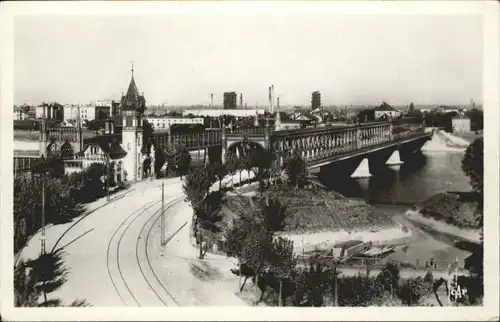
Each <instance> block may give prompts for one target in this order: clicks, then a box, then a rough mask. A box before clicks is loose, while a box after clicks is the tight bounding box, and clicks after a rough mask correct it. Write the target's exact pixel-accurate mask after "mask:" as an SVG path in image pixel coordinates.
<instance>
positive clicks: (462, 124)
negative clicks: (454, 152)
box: [451, 117, 471, 133]
mask: <svg viewBox="0 0 500 322" xmlns="http://www.w3.org/2000/svg"><path fill="white" fill-rule="evenodd" d="M451 126H452V129H453V133H460V132H462V133H463V132H470V131H471V127H470V118H468V117H454V118H453V119H451Z"/></svg>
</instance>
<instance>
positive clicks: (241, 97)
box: [240, 93, 243, 109]
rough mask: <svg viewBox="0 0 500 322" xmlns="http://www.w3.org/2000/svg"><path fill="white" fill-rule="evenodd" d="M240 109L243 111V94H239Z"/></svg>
mask: <svg viewBox="0 0 500 322" xmlns="http://www.w3.org/2000/svg"><path fill="white" fill-rule="evenodd" d="M240 109H243V94H242V93H240Z"/></svg>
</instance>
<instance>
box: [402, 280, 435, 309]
mask: <svg viewBox="0 0 500 322" xmlns="http://www.w3.org/2000/svg"><path fill="white" fill-rule="evenodd" d="M429 291H430V290H429V285H428V283H426V282H425V281H424V279H422V278H421V277H417V278H415V279H408V280H406V281H405V282H404V283H403V285H402V286H401V287H400V288H399V290H398V297H399V298H400V299H401V301H402V303H403V304H404V305H408V306H412V305H418V304H419V303H420V300H421V299H422V298H423V297H424V296H425V295H427V294H429Z"/></svg>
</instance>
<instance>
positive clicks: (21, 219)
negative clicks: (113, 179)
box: [14, 164, 106, 253]
mask: <svg viewBox="0 0 500 322" xmlns="http://www.w3.org/2000/svg"><path fill="white" fill-rule="evenodd" d="M104 173H106V166H105V165H103V164H93V165H92V166H90V167H89V168H88V169H86V170H84V171H82V172H79V173H73V174H71V175H69V176H61V177H54V176H51V175H50V174H48V175H45V222H46V224H50V223H52V224H58V223H64V222H68V221H70V220H71V219H72V218H74V217H75V216H78V215H80V214H81V213H82V210H83V208H82V205H81V204H82V203H86V202H90V201H93V200H95V199H97V198H99V197H102V196H104V194H105V186H104V184H103V183H102V182H101V176H102V175H103V174H104ZM41 218H42V178H41V177H36V176H33V177H17V178H15V180H14V253H17V252H19V250H21V248H22V247H24V245H25V244H26V242H27V240H28V239H29V237H30V236H32V235H33V234H35V233H36V232H37V231H38V229H40V227H41Z"/></svg>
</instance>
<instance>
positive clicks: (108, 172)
mask: <svg viewBox="0 0 500 322" xmlns="http://www.w3.org/2000/svg"><path fill="white" fill-rule="evenodd" d="M110 145H111V143H110ZM106 171H107V174H106V201H109V177H110V171H109V154H108V155H107V156H106Z"/></svg>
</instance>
